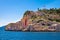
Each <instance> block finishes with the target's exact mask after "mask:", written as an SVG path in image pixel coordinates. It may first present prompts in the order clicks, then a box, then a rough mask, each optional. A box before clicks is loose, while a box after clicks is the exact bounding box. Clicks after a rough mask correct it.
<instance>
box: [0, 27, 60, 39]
mask: <svg viewBox="0 0 60 40" xmlns="http://www.w3.org/2000/svg"><path fill="white" fill-rule="evenodd" d="M0 40H60V32H13V31H5V30H4V28H3V27H2V28H0Z"/></svg>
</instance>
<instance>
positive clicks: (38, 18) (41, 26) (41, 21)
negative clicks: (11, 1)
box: [5, 11, 60, 31]
mask: <svg viewBox="0 0 60 40" xmlns="http://www.w3.org/2000/svg"><path fill="white" fill-rule="evenodd" d="M57 17H58V18H57ZM55 18H56V19H59V18H60V16H59V15H55V14H53V15H52V14H46V13H44V12H41V11H36V12H33V11H26V12H25V13H24V16H23V18H22V19H21V21H18V22H16V23H10V24H8V25H6V27H5V30H8V31H9V30H10V31H60V22H56V21H55V20H54V19H55Z"/></svg>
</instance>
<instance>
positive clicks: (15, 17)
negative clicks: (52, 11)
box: [0, 0, 60, 26]
mask: <svg viewBox="0 0 60 40" xmlns="http://www.w3.org/2000/svg"><path fill="white" fill-rule="evenodd" d="M44 5H45V6H46V8H59V7H60V0H0V26H3V25H6V24H8V23H11V22H16V21H19V20H20V19H21V18H22V17H23V14H24V12H25V11H26V10H33V11H36V10H37V8H43V6H44Z"/></svg>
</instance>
